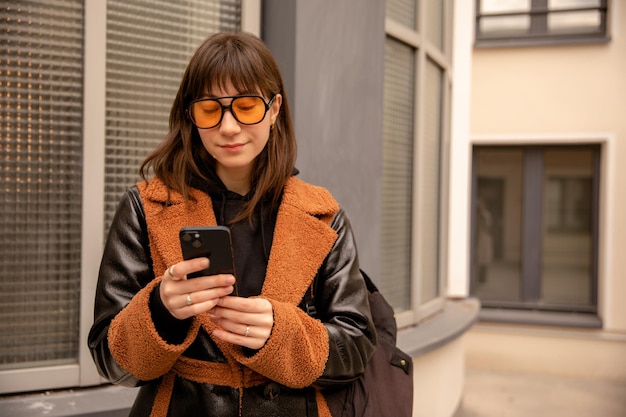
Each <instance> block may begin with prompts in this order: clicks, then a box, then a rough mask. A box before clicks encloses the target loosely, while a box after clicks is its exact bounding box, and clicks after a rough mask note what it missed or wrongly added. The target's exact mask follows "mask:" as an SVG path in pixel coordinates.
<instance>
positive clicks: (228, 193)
mask: <svg viewBox="0 0 626 417" xmlns="http://www.w3.org/2000/svg"><path fill="white" fill-rule="evenodd" d="M295 159H296V144H295V138H294V132H293V127H292V122H291V118H290V114H289V106H288V103H287V97H286V96H285V89H284V86H283V82H282V77H281V75H280V72H279V70H278V66H277V65H276V63H275V61H274V59H273V57H272V56H271V53H270V52H269V50H268V49H267V47H266V46H265V45H264V44H263V43H262V42H261V41H260V40H259V39H258V38H257V37H255V36H253V35H250V34H244V33H238V34H225V33H223V34H217V35H214V36H212V37H210V38H209V39H207V40H206V41H205V42H204V43H203V44H202V45H201V46H200V47H199V48H198V50H197V51H196V53H195V54H194V56H193V57H192V58H191V60H190V62H189V65H188V67H187V69H186V71H185V74H184V76H183V79H182V82H181V84H180V88H179V90H178V93H177V95H176V98H175V100H174V103H173V106H172V110H171V114H170V132H169V134H168V135H167V137H166V138H165V140H164V141H163V142H162V144H161V145H160V146H159V147H158V148H157V149H156V150H155V151H154V152H153V153H152V154H151V155H149V156H148V158H147V159H146V161H145V162H144V163H143V165H142V167H141V174H142V177H143V178H144V180H145V181H142V182H140V183H138V184H137V185H136V186H134V187H132V188H130V189H129V190H128V192H127V193H126V194H125V195H124V197H123V198H122V200H121V203H120V204H119V207H118V209H117V213H116V216H115V218H114V220H113V224H112V225H111V229H110V231H109V236H108V240H107V243H106V246H105V250H104V254H103V258H102V264H101V267H100V274H99V281H98V288H97V293H96V302H95V322H94V324H93V327H92V329H91V332H90V335H89V346H90V348H91V352H92V356H93V358H94V361H95V363H96V365H97V367H98V369H99V372H100V373H101V374H102V375H103V376H104V377H106V378H107V379H109V380H110V381H111V382H113V383H117V384H122V385H127V386H141V389H140V391H139V394H138V396H137V399H136V401H135V404H134V406H133V408H132V411H131V414H130V415H131V416H190V415H202V416H220V417H221V416H225V417H226V416H227V417H230V416H264V417H269V416H276V417H280V416H289V417H298V416H309V417H311V416H320V417H329V416H331V412H330V410H329V408H328V404H327V402H326V401H325V398H324V393H327V392H330V390H331V389H332V388H333V387H337V386H341V385H342V384H344V385H345V383H349V381H351V380H353V379H355V378H356V377H357V376H359V375H360V374H362V373H363V372H364V368H365V365H366V364H367V362H368V360H369V358H370V357H371V355H372V353H373V351H374V349H375V344H376V332H375V329H374V326H373V323H372V320H371V316H370V311H369V305H368V302H367V289H366V287H365V285H364V282H363V279H362V276H361V275H360V272H359V265H358V259H357V251H356V247H355V242H354V237H353V235H352V231H351V228H350V223H349V221H348V218H347V217H346V214H345V213H344V212H343V211H342V209H340V208H339V206H338V204H337V203H336V202H335V200H334V199H333V198H332V196H331V195H330V194H329V193H328V192H327V191H326V190H325V189H323V188H320V187H316V186H312V185H309V184H306V183H305V182H303V181H301V180H299V179H297V178H296V177H295V174H296V173H297V171H296V170H295V168H294V164H295ZM149 176H151V178H148V177H149ZM216 224H219V225H226V226H228V227H229V228H230V230H231V234H232V243H233V251H234V258H235V260H234V262H235V271H236V274H237V276H236V278H235V277H234V276H232V275H229V274H221V275H213V276H204V277H200V278H194V279H187V274H191V273H192V272H196V271H200V270H202V269H204V268H205V267H207V265H208V260H207V259H206V258H197V259H191V260H187V261H183V260H182V255H181V249H180V246H179V242H178V233H179V230H180V229H181V228H182V227H184V226H198V225H216ZM235 281H236V282H235ZM235 283H236V286H237V289H238V292H237V295H238V296H231V294H232V293H233V288H234V286H235ZM306 291H315V294H314V295H315V297H314V299H315V300H316V305H315V308H316V310H317V312H316V315H315V316H316V317H318V318H319V319H315V318H312V317H311V316H309V315H308V314H307V313H306V311H305V310H306V308H305V305H304V301H303V297H304V294H305V292H306ZM307 299H308V298H307Z"/></svg>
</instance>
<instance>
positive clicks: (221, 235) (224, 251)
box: [179, 226, 237, 295]
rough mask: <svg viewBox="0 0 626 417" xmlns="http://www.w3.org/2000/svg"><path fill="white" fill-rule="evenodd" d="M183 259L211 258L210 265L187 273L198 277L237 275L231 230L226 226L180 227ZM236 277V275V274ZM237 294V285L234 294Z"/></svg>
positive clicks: (189, 276)
mask: <svg viewBox="0 0 626 417" xmlns="http://www.w3.org/2000/svg"><path fill="white" fill-rule="evenodd" d="M179 238H180V247H181V249H182V251H183V259H185V260H187V259H194V258H200V257H204V258H209V267H208V268H206V269H204V270H202V271H198V272H194V273H191V274H188V275H187V278H197V277H203V276H207V275H217V274H232V275H235V262H234V258H233V248H232V242H231V238H230V230H229V229H228V227H225V226H187V227H183V228H182V229H180V233H179ZM235 277H236V276H235ZM236 294H237V286H236V285H235V291H234V292H233V295H236Z"/></svg>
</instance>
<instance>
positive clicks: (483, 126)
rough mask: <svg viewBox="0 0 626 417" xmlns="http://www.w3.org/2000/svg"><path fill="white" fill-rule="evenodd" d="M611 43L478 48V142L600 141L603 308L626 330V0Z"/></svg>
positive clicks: (474, 124) (613, 325) (474, 111)
mask: <svg viewBox="0 0 626 417" xmlns="http://www.w3.org/2000/svg"><path fill="white" fill-rule="evenodd" d="M622 3H623V2H622V1H613V2H612V6H613V9H612V11H613V16H612V20H611V34H612V40H611V41H610V42H609V43H606V44H591V45H568V46H545V47H528V48H493V49H475V50H474V52H473V57H472V58H473V60H472V80H471V82H472V94H471V100H470V109H471V110H470V111H471V118H470V124H471V135H472V137H473V138H474V139H473V141H474V143H502V144H506V143H525V141H529V142H533V143H537V142H542V143H543V142H545V143H568V141H571V142H574V143H585V142H586V141H589V142H593V143H602V144H603V160H602V163H603V169H604V170H603V172H602V177H601V182H602V184H601V187H602V192H601V194H602V196H601V210H600V215H601V230H600V233H601V235H600V271H599V272H600V278H599V279H600V314H601V316H602V319H603V320H604V323H605V331H608V332H617V333H626V302H624V297H626V256H623V255H622V250H623V249H622V248H624V247H626V216H623V215H621V213H625V212H626V192H624V189H623V188H624V185H623V184H625V183H626V163H624V162H623V161H625V160H626V4H622Z"/></svg>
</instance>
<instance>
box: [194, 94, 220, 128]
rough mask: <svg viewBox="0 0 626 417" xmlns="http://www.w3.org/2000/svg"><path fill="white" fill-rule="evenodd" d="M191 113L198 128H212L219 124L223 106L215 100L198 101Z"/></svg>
mask: <svg viewBox="0 0 626 417" xmlns="http://www.w3.org/2000/svg"><path fill="white" fill-rule="evenodd" d="M189 112H190V115H191V119H192V120H193V122H194V123H195V124H196V126H198V127H200V128H210V127H213V126H216V125H217V124H218V123H219V121H220V117H221V116H222V106H220V104H219V103H218V102H217V101H213V100H204V101H197V102H195V103H193V104H192V105H191V107H190V109H189Z"/></svg>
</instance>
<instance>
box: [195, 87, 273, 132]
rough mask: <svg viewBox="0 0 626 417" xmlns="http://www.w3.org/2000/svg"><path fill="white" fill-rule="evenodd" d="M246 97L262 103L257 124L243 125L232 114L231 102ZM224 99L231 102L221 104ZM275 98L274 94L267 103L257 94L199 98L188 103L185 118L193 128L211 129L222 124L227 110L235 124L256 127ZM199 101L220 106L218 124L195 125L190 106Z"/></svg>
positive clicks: (233, 113) (234, 114) (234, 113)
mask: <svg viewBox="0 0 626 417" xmlns="http://www.w3.org/2000/svg"><path fill="white" fill-rule="evenodd" d="M246 97H254V98H260V99H261V101H262V102H263V105H264V106H265V111H264V112H263V117H261V120H259V121H258V122H254V123H244V122H242V121H241V120H239V118H238V117H237V114H236V112H234V111H233V110H232V105H233V102H234V101H235V100H236V99H238V98H246ZM226 98H232V100H231V101H230V103H228V104H222V102H221V101H220V100H222V99H226ZM275 98H276V94H274V95H273V96H272V98H271V99H270V100H269V101H265V99H264V98H263V97H262V96H260V95H258V94H241V95H237V96H223V97H205V98H199V99H197V100H194V101H192V102H191V103H189V105H188V106H187V109H186V110H185V113H186V114H187V117H189V120H191V123H193V125H194V126H195V127H197V128H198V129H213V128H214V127H216V126H219V124H220V123H222V119H224V113H225V112H226V110H228V111H229V112H230V114H231V115H232V116H233V118H234V119H235V120H236V121H237V123H241V124H242V125H246V126H252V125H256V124H259V123H261V122H262V121H263V119H265V116H266V115H267V112H268V110H269V109H270V107H272V103H273V102H274V99H275ZM201 101H214V102H216V103H217V104H219V105H220V106H221V110H222V113H221V114H220V119H219V120H218V122H217V123H216V124H214V125H213V126H211V127H200V126H198V125H197V124H196V121H195V120H194V119H193V117H192V115H191V106H193V105H194V104H196V103H199V102H201Z"/></svg>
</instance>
